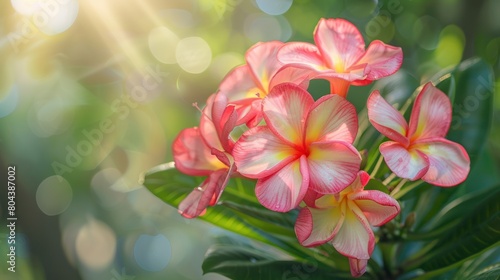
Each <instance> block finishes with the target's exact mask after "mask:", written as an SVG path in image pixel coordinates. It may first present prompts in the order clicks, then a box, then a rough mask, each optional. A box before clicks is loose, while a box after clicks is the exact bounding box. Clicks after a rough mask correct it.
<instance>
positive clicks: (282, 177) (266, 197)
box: [255, 156, 309, 212]
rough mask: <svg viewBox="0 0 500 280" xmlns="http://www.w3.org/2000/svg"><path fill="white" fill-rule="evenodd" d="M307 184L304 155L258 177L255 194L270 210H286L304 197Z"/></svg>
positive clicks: (292, 207)
mask: <svg viewBox="0 0 500 280" xmlns="http://www.w3.org/2000/svg"><path fill="white" fill-rule="evenodd" d="M308 185H309V174H308V172H307V163H306V159H305V157H304V156H302V157H301V158H300V159H297V160H295V161H292V162H290V163H289V164H287V165H286V166H284V167H283V168H282V169H281V170H279V171H277V172H276V173H274V174H273V175H271V176H269V177H266V178H264V179H259V180H258V181H257V185H256V186H255V194H256V196H257V199H258V200H259V202H260V203H261V204H262V205H264V206H265V207H267V208H268V209H270V210H273V211H276V212H288V211H290V210H292V209H294V208H295V207H297V206H298V205H299V203H300V201H301V200H302V198H304V195H305V194H306V192H307V186H308Z"/></svg>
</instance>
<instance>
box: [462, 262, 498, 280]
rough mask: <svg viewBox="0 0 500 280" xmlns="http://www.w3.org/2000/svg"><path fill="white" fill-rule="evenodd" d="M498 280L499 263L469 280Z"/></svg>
mask: <svg viewBox="0 0 500 280" xmlns="http://www.w3.org/2000/svg"><path fill="white" fill-rule="evenodd" d="M498 279H500V263H497V264H495V265H492V266H489V267H487V268H485V269H483V270H481V271H480V272H479V273H477V274H476V275H474V276H472V277H471V278H469V280H498Z"/></svg>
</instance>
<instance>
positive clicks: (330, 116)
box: [306, 95, 358, 143]
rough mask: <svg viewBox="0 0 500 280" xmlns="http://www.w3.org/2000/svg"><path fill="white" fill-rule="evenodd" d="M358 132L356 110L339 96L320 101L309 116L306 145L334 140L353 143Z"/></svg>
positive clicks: (324, 97) (327, 97) (322, 98)
mask: <svg viewBox="0 0 500 280" xmlns="http://www.w3.org/2000/svg"><path fill="white" fill-rule="evenodd" d="M357 132H358V117H357V113H356V108H354V106H353V105H352V104H351V103H350V102H349V101H347V100H346V99H345V98H342V97H340V96H338V95H326V96H323V97H321V98H320V99H318V101H316V103H314V105H313V106H312V108H311V111H310V113H309V115H308V116H307V121H306V143H310V142H316V141H332V140H339V141H345V142H347V143H352V142H353V141H354V139H355V138H356V134H357Z"/></svg>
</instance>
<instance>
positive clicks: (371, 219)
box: [295, 171, 400, 277]
mask: <svg viewBox="0 0 500 280" xmlns="http://www.w3.org/2000/svg"><path fill="white" fill-rule="evenodd" d="M369 180H370V175H368V174H367V173H366V172H365V171H359V172H358V175H357V177H356V180H355V181H354V182H353V183H352V184H351V185H350V186H349V187H347V188H345V189H344V190H342V191H341V192H340V193H335V194H326V195H323V196H321V197H319V198H318V199H316V200H315V201H314V203H313V205H310V206H306V207H304V208H302V209H301V210H300V212H299V215H298V217H297V221H296V223H295V233H296V235H297V239H298V240H299V242H300V244H302V245H303V246H306V247H312V246H317V245H320V244H324V243H326V242H329V243H331V244H332V245H333V246H334V247H335V249H336V250H337V251H338V252H339V253H341V254H342V255H344V256H347V257H348V258H349V264H350V267H351V274H352V275H353V276H355V277H358V276H361V275H362V274H363V273H364V272H365V270H366V265H367V262H368V259H370V255H371V254H372V252H373V249H374V246H375V236H374V234H373V231H372V229H371V227H370V225H371V226H381V225H383V224H385V223H387V222H388V221H390V220H392V219H393V218H394V217H395V216H396V215H398V213H399V211H400V207H399V204H398V202H397V201H396V200H395V199H394V198H392V197H391V196H389V195H387V194H385V193H383V192H381V191H377V190H364V187H365V186H366V184H367V183H368V181H369Z"/></svg>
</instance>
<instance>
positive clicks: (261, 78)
mask: <svg viewBox="0 0 500 280" xmlns="http://www.w3.org/2000/svg"><path fill="white" fill-rule="evenodd" d="M284 45H285V43H283V42H280V41H271V42H265V43H257V44H255V45H254V46H252V47H251V48H250V49H249V50H248V51H247V53H246V55H245V59H246V64H245V65H242V66H238V67H236V68H235V69H234V70H232V71H231V72H230V73H229V74H228V75H227V76H226V77H225V78H224V80H223V81H222V82H221V84H220V85H219V94H221V95H224V96H226V97H227V99H228V101H229V102H230V103H231V104H233V105H235V107H236V110H237V112H238V116H239V117H238V125H240V124H243V123H246V124H247V125H248V126H249V127H252V126H255V125H257V124H258V123H259V122H260V121H261V120H262V114H261V112H260V109H261V105H260V103H261V101H262V99H263V98H264V97H266V96H267V94H268V93H269V91H270V90H271V89H272V88H273V87H274V86H275V85H277V84H280V83H284V82H291V83H295V84H300V85H301V86H302V87H304V88H307V86H308V84H309V80H308V79H307V78H308V77H307V74H308V73H307V71H304V70H303V69H298V68H292V67H287V66H286V65H284V64H283V63H281V62H279V61H278V60H277V58H276V55H277V53H278V50H279V49H280V48H281V47H282V46H284Z"/></svg>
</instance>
